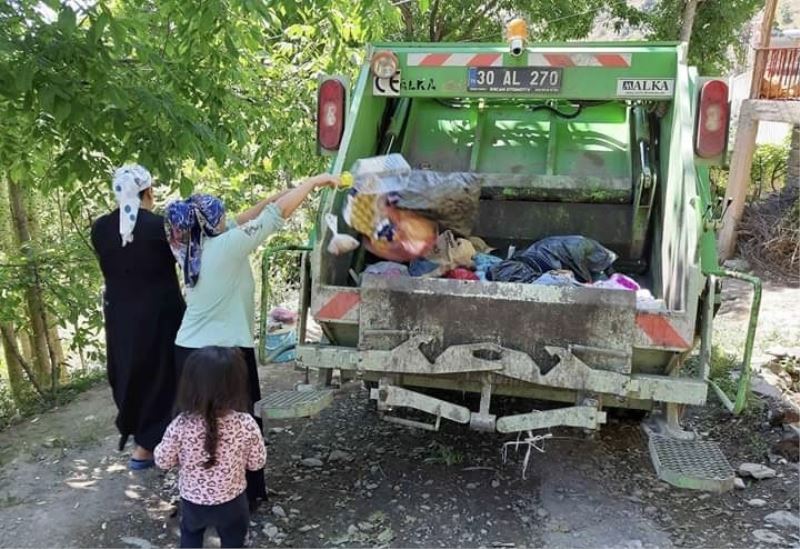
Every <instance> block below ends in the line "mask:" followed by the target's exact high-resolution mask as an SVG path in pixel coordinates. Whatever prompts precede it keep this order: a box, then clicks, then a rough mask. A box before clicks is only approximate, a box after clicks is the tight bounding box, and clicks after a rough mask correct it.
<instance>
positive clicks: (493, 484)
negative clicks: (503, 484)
mask: <svg viewBox="0 0 800 549" xmlns="http://www.w3.org/2000/svg"><path fill="white" fill-rule="evenodd" d="M499 487H500V481H499V480H497V479H494V480H492V488H499Z"/></svg>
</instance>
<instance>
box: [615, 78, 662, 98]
mask: <svg viewBox="0 0 800 549" xmlns="http://www.w3.org/2000/svg"><path fill="white" fill-rule="evenodd" d="M674 88H675V80H673V79H672V78H653V79H650V78H620V79H619V80H617V95H618V96H621V97H626V96H637V97H672V92H673V90H674Z"/></svg>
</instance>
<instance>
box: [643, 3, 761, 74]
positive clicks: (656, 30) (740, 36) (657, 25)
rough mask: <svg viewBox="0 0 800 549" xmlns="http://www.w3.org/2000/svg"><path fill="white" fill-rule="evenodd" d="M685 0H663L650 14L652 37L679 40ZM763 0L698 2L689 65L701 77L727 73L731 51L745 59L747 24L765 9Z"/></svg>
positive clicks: (647, 18)
mask: <svg viewBox="0 0 800 549" xmlns="http://www.w3.org/2000/svg"><path fill="white" fill-rule="evenodd" d="M685 4H686V1H685V0H659V1H658V2H656V3H655V5H654V6H653V7H652V8H651V9H649V10H648V11H646V12H643V13H644V15H645V22H646V23H647V24H648V25H649V27H650V29H651V32H650V33H649V36H650V38H653V39H655V40H678V38H679V37H680V35H681V28H682V26H683V17H684V11H685V10H684V8H685ZM763 5H764V2H763V0H702V1H700V2H698V3H697V9H696V12H695V14H694V23H693V25H692V32H691V40H690V42H689V63H690V64H692V65H695V66H697V67H698V70H699V71H700V73H701V74H708V75H717V74H724V73H725V72H726V71H727V70H728V69H729V68H730V66H731V56H730V52H733V54H734V57H736V58H738V59H740V60H741V57H742V55H743V54H744V52H745V46H746V45H747V42H748V40H747V32H748V29H747V23H748V22H749V21H750V20H751V19H752V18H753V16H754V15H755V14H756V13H757V12H758V10H759V9H760V8H761V7H763Z"/></svg>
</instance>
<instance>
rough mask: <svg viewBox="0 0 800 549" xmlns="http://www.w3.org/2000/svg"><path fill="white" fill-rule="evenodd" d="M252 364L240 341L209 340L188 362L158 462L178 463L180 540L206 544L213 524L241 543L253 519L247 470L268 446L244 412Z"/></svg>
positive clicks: (231, 542)
mask: <svg viewBox="0 0 800 549" xmlns="http://www.w3.org/2000/svg"><path fill="white" fill-rule="evenodd" d="M247 395H248V392H247V367H246V365H245V363H244V359H243V358H242V356H241V354H240V352H239V350H238V349H230V348H223V347H204V348H202V349H198V350H196V351H194V352H193V353H192V354H191V355H190V356H189V358H188V359H187V360H186V363H185V364H184V367H183V375H182V376H181V381H180V386H179V388H178V400H177V407H178V411H179V412H180V414H179V415H178V417H176V418H175V419H174V420H173V421H172V423H170V425H169V427H167V431H166V432H165V433H164V438H163V439H162V441H161V444H159V445H158V446H157V447H156V449H155V460H156V465H158V466H159V467H160V468H162V469H169V468H171V467H175V466H176V465H179V466H180V470H179V473H178V488H179V490H180V494H181V547H202V546H203V534H204V532H205V530H206V528H208V527H214V528H216V530H217V533H218V534H219V537H220V541H221V545H222V547H242V546H243V545H244V541H245V536H246V534H247V528H248V526H249V523H250V511H249V508H248V504H247V496H246V495H245V487H246V481H245V470H250V471H256V470H259V469H261V468H263V467H264V463H265V461H266V459H267V451H266V448H265V447H264V440H263V439H262V438H261V431H260V430H259V428H258V425H257V424H256V422H255V420H254V419H253V418H252V417H251V416H250V415H249V414H248V413H246V411H247V405H248V397H247Z"/></svg>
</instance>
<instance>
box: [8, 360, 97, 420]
mask: <svg viewBox="0 0 800 549" xmlns="http://www.w3.org/2000/svg"><path fill="white" fill-rule="evenodd" d="M105 379H106V372H105V370H104V369H102V368H96V369H92V370H88V371H86V372H78V373H77V374H75V375H74V376H73V377H72V378H71V379H70V381H69V383H66V384H64V385H63V386H61V387H59V388H58V389H57V391H56V394H55V396H53V395H51V394H48V395H46V397H47V398H46V399H44V400H42V399H40V398H38V397H37V396H36V395H34V394H31V396H30V398H28V399H26V400H25V401H24V402H13V401H12V400H11V394H10V393H9V392H8V391H7V390H6V386H5V385H4V384H0V431H2V430H3V429H5V428H6V427H8V426H10V425H11V424H12V423H15V422H17V421H19V420H21V419H24V418H27V417H30V416H34V415H36V414H41V413H43V412H46V411H48V410H50V409H52V408H53V407H54V406H63V405H65V404H69V403H70V402H72V401H73V400H75V399H76V398H77V397H78V396H80V395H81V393H83V392H85V391H87V390H89V389H91V388H92V387H94V386H96V385H97V384H98V383H101V382H103V381H105Z"/></svg>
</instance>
